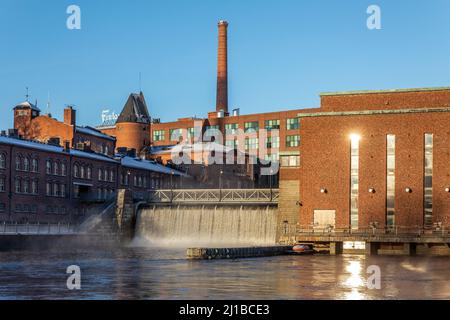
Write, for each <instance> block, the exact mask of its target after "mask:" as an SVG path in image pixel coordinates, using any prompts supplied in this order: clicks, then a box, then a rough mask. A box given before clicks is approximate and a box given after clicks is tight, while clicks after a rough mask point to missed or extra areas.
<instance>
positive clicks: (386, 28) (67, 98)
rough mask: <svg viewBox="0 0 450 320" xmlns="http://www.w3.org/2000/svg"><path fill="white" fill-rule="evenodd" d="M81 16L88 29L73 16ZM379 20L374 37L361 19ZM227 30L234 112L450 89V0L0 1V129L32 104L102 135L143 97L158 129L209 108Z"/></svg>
mask: <svg viewBox="0 0 450 320" xmlns="http://www.w3.org/2000/svg"><path fill="white" fill-rule="evenodd" d="M71 4H76V5H78V6H80V8H81V14H82V16H81V19H82V24H81V27H82V29H81V30H68V29H67V28H66V19H67V17H68V14H66V9H67V7H68V6H69V5H71ZM371 4H377V5H379V6H380V7H381V10H382V30H368V29H367V27H366V19H367V17H368V15H367V13H366V9H367V7H368V6H369V5H371ZM220 19H225V20H228V21H229V23H230V26H229V77H230V83H229V89H230V93H229V94H230V97H229V99H230V108H234V107H239V108H241V112H242V113H245V114H248V113H256V112H269V111H277V110H288V109H295V108H303V107H318V106H319V96H318V94H319V93H320V92H323V91H342V90H360V89H361V90H364V89H389V88H409V87H430V86H450V78H449V75H450V1H447V0H432V1H414V0H408V1H407V0H396V1H381V0H371V1H365V0H353V1H350V0H349V1H331V0H329V1H325V0H316V1H306V0H305V1H302V0H221V1H218V0H170V1H162V0H160V1H153V0H128V1H125V0H114V1H106V0H72V1H65V0H46V1H38V0H33V1H32V0H1V1H0V43H1V50H0V108H1V111H2V113H1V115H0V128H2V129H6V128H9V127H11V126H12V112H11V108H12V107H13V106H14V105H15V104H17V103H19V102H21V101H23V100H24V99H25V93H26V92H25V87H29V88H30V95H31V99H32V100H33V101H34V100H35V99H37V100H38V102H39V106H40V107H41V109H43V110H44V111H45V110H46V101H47V96H48V92H50V98H51V99H50V100H51V109H50V111H51V113H52V115H53V116H54V117H57V118H61V117H62V109H63V108H64V106H65V105H67V104H74V105H75V106H76V108H77V110H78V122H79V123H81V124H88V125H97V124H99V123H100V113H101V110H103V109H110V110H114V111H116V112H120V110H121V108H122V106H123V104H124V103H125V101H126V99H127V96H128V94H129V93H131V92H135V91H138V90H139V72H141V73H142V89H143V91H144V93H145V94H146V97H147V102H148V105H149V109H150V113H151V115H152V116H153V117H155V118H161V119H162V121H170V120H175V119H177V118H180V117H186V116H194V115H197V116H204V115H206V113H207V112H208V111H211V110H214V106H215V86H216V78H215V77H216V49H217V22H218V20H220Z"/></svg>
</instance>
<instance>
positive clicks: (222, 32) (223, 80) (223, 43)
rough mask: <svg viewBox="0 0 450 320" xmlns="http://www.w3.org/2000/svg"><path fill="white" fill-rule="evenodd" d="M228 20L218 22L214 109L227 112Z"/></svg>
mask: <svg viewBox="0 0 450 320" xmlns="http://www.w3.org/2000/svg"><path fill="white" fill-rule="evenodd" d="M227 29H228V22H226V21H220V22H219V48H218V56H217V102H216V111H217V112H219V111H221V110H223V111H225V112H226V113H227V112H228V44H227V41H228V39H227Z"/></svg>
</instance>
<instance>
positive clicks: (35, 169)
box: [31, 158, 39, 172]
mask: <svg viewBox="0 0 450 320" xmlns="http://www.w3.org/2000/svg"><path fill="white" fill-rule="evenodd" d="M31 171H33V172H38V171H39V161H38V159H36V158H33V159H32V160H31Z"/></svg>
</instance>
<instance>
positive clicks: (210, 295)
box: [0, 248, 450, 299]
mask: <svg viewBox="0 0 450 320" xmlns="http://www.w3.org/2000/svg"><path fill="white" fill-rule="evenodd" d="M70 265H78V266H80V268H81V290H78V291H70V290H68V289H67V286H66V281H67V278H68V276H69V275H68V274H66V268H67V267H68V266H70ZM370 265H377V266H379V267H380V269H381V289H380V290H377V289H368V288H367V285H366V281H367V278H368V276H369V275H368V274H367V273H366V269H367V267H368V266H370ZM449 298H450V258H445V257H442V258H439V257H379V256H378V257H377V256H375V257H366V256H355V255H343V256H282V257H269V258H255V259H242V260H235V261H230V260H221V261H188V260H186V259H185V250H184V249H157V248H119V249H108V250H100V249H66V250H64V251H12V252H11V251H9V252H0V299H449Z"/></svg>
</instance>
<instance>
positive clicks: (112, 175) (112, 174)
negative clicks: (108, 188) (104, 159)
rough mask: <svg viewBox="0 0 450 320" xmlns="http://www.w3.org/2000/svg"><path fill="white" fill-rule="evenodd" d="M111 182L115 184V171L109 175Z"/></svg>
mask: <svg viewBox="0 0 450 320" xmlns="http://www.w3.org/2000/svg"><path fill="white" fill-rule="evenodd" d="M109 181H111V182H114V170H111V172H110V173H109Z"/></svg>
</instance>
